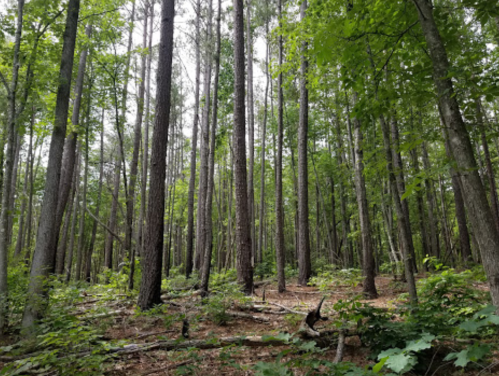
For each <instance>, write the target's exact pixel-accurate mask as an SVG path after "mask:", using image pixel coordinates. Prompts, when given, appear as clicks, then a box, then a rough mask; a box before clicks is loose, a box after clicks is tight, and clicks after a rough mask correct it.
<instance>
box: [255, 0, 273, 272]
mask: <svg viewBox="0 0 499 376" xmlns="http://www.w3.org/2000/svg"><path fill="white" fill-rule="evenodd" d="M266 5H267V7H268V0H267V4H266ZM265 30H266V34H265V36H266V41H267V44H266V52H265V67H266V68H265V79H266V84H265V97H264V104H263V124H262V141H261V142H262V152H261V156H260V208H259V209H260V213H259V225H258V249H257V251H256V253H257V254H256V259H257V260H256V262H257V263H261V262H263V227H264V226H263V223H264V217H265V164H266V161H265V147H266V142H265V141H266V140H265V138H266V137H267V116H268V114H267V112H268V110H267V107H268V95H269V81H270V78H269V75H270V72H269V49H270V45H269V43H270V42H269V38H270V35H269V20H268V19H267V20H266V23H265Z"/></svg>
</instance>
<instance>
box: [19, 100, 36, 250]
mask: <svg viewBox="0 0 499 376" xmlns="http://www.w3.org/2000/svg"><path fill="white" fill-rule="evenodd" d="M34 126H35V107H34V106H33V108H32V112H31V124H30V130H29V147H28V155H27V156H26V168H25V172H24V186H23V193H22V204H21V212H20V213H19V231H18V235H17V242H16V250H15V253H14V256H15V258H16V259H17V258H19V257H20V256H21V253H22V250H23V249H24V233H25V227H24V224H25V215H24V213H25V212H26V205H27V204H28V197H27V196H28V178H29V175H30V166H31V164H32V160H33V158H34V153H33V128H34Z"/></svg>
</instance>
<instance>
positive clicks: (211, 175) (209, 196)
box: [201, 0, 222, 295]
mask: <svg viewBox="0 0 499 376" xmlns="http://www.w3.org/2000/svg"><path fill="white" fill-rule="evenodd" d="M221 13H222V0H218V15H217V37H216V39H217V41H216V43H217V47H216V51H215V78H214V83H213V110H212V119H211V123H212V128H211V140H210V144H211V145H210V155H209V172H208V191H207V193H206V213H205V219H204V220H205V225H204V226H205V231H206V233H205V244H204V252H203V255H204V260H203V270H202V273H201V290H202V291H203V294H204V295H207V293H208V284H209V281H210V270H211V254H212V249H213V233H212V228H213V220H212V207H213V191H214V189H215V147H216V139H217V137H216V135H217V114H218V81H219V76H220V51H221V36H220V33H221V31H220V20H221V17H222V14H221Z"/></svg>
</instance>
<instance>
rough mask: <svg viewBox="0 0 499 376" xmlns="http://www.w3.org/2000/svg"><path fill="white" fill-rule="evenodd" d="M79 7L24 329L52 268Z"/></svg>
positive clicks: (70, 34)
mask: <svg viewBox="0 0 499 376" xmlns="http://www.w3.org/2000/svg"><path fill="white" fill-rule="evenodd" d="M79 9H80V0H69V3H68V16H67V21H66V29H65V32H64V38H63V40H64V41H63V47H62V56H61V66H60V74H59V84H58V89H57V99H56V108H55V121H54V129H53V133H52V140H51V143H50V150H49V155H48V166H47V175H46V181H45V189H44V192H45V195H44V198H43V202H42V208H41V218H43V221H40V224H39V226H38V231H37V240H36V245H35V251H34V255H33V262H32V265H31V273H30V283H29V287H28V294H27V300H26V306H25V309H24V316H23V322H22V326H23V327H24V328H30V327H32V326H33V324H35V321H36V320H37V319H38V318H40V317H41V315H42V314H43V311H44V308H45V305H46V302H47V294H46V293H47V290H46V284H45V278H46V277H48V275H49V274H50V273H52V272H53V271H54V267H55V253H56V252H55V249H54V248H53V247H51V246H52V245H53V241H52V239H54V237H55V232H56V228H55V224H56V223H55V220H56V211H57V205H58V201H59V183H60V173H61V161H62V153H63V148H64V138H65V135H66V125H67V118H68V108H69V96H70V92H71V73H72V70H73V61H74V50H75V44H76V34H77V33H76V32H77V28H78V14H79ZM4 194H5V192H4ZM0 249H1V247H0ZM40 303H41V304H40Z"/></svg>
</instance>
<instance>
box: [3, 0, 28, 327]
mask: <svg viewBox="0 0 499 376" xmlns="http://www.w3.org/2000/svg"><path fill="white" fill-rule="evenodd" d="M23 12H24V0H18V2H17V26H16V34H15V40H14V57H13V64H12V80H11V83H10V87H9V88H8V91H7V96H8V98H7V99H8V110H7V153H6V154H7V155H6V158H5V172H4V175H3V178H2V182H3V187H2V208H1V212H0V335H1V334H3V333H4V330H5V328H6V327H7V294H8V286H7V255H8V250H9V242H8V234H9V210H8V209H9V207H10V202H9V200H10V198H11V189H12V185H11V184H10V182H11V180H12V174H13V170H14V160H13V154H14V147H15V142H16V92H17V83H18V77H19V66H20V62H19V54H20V49H21V35H22V27H23ZM2 149H3V147H2Z"/></svg>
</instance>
